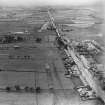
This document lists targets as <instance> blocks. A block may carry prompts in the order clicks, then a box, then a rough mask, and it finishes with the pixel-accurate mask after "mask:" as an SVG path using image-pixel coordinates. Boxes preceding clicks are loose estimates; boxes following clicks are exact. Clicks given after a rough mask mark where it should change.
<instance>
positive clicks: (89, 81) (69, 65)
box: [41, 11, 105, 103]
mask: <svg viewBox="0 0 105 105" xmlns="http://www.w3.org/2000/svg"><path fill="white" fill-rule="evenodd" d="M48 15H49V18H50V21H49V23H47V24H50V25H51V27H53V30H54V31H55V32H56V41H57V47H58V49H59V50H61V51H63V52H65V57H64V58H63V61H64V65H65V67H66V70H67V71H66V73H65V77H67V78H71V77H72V76H78V77H79V78H80V80H81V81H82V83H83V86H80V87H76V90H77V91H78V92H79V94H80V96H81V98H82V99H83V100H88V99H94V98H100V99H102V101H103V102H104V103H105V92H104V89H103V87H102V86H101V85H100V82H101V81H104V76H102V75H100V78H102V80H101V81H100V80H99V77H97V76H95V73H99V71H98V70H97V64H96V63H95V61H94V60H93V59H92V57H93V56H92V54H90V53H89V52H93V54H94V55H96V54H97V53H100V52H102V51H103V52H104V48H102V47H101V46H100V45H99V44H98V43H97V42H95V41H94V40H92V41H91V40H85V41H82V42H76V41H73V40H72V41H71V40H69V39H68V38H67V37H66V36H62V35H61V33H60V32H59V29H58V28H57V26H56V25H55V23H54V18H53V17H52V15H51V13H50V11H48ZM43 27H44V28H43ZM43 27H42V28H41V31H42V30H43V29H45V25H44V26H43ZM77 47H78V48H77ZM82 47H86V49H85V48H84V49H85V50H86V51H85V50H84V51H80V49H82ZM77 49H79V50H77ZM82 50H83V49H82ZM84 52H85V53H84ZM86 53H88V54H86ZM89 55H90V56H89ZM89 58H90V59H92V60H93V61H92V62H91V61H89V60H87V59H89ZM91 63H92V64H91ZM93 65H95V66H93ZM73 66H74V67H73ZM92 67H93V68H92ZM95 67H96V68H95ZM103 74H104V73H103Z"/></svg>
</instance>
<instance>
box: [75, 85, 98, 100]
mask: <svg viewBox="0 0 105 105" xmlns="http://www.w3.org/2000/svg"><path fill="white" fill-rule="evenodd" d="M76 89H77V91H78V93H79V95H80V97H81V99H82V100H83V101H85V100H91V99H96V98H97V96H96V93H95V91H93V90H92V88H90V86H80V87H77V88H76Z"/></svg>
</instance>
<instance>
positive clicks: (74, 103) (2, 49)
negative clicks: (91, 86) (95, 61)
mask: <svg viewBox="0 0 105 105" xmlns="http://www.w3.org/2000/svg"><path fill="white" fill-rule="evenodd" d="M42 9H43V8H42ZM42 9H40V8H34V9H23V8H22V9H18V8H5V9H3V10H1V11H0V35H1V36H3V35H8V33H14V32H21V31H22V32H24V34H22V35H23V36H24V37H26V38H27V40H25V41H24V42H19V43H11V44H0V69H3V70H4V71H1V72H0V88H5V87H6V86H10V87H14V86H15V85H19V86H20V87H25V86H29V87H34V88H36V87H38V86H40V88H41V89H42V93H40V94H38V95H37V94H34V93H12V92H10V93H6V92H2V91H1V94H0V105H39V104H40V105H50V104H60V105H61V104H62V105H65V103H66V104H67V105H68V104H71V105H78V103H79V104H81V105H82V104H83V105H98V102H97V101H96V100H89V101H86V102H83V101H81V100H80V97H79V95H78V94H77V92H74V90H73V89H74V87H75V86H79V85H82V83H81V81H80V80H79V79H78V78H73V79H67V78H65V76H64V73H65V68H64V67H63V62H62V61H61V56H60V54H59V51H58V49H57V48H56V46H55V37H56V33H55V32H54V31H51V30H44V31H42V32H38V30H39V29H40V28H41V26H42V25H43V24H44V23H45V22H47V21H48V20H49V17H48V14H47V12H46V9H45V11H44V10H43V11H42ZM96 14H97V11H91V10H90V9H86V8H82V9H79V8H75V9H74V8H73V9H71V8H70V9H67V10H65V9H64V10H63V9H61V10H59V9H55V12H52V15H53V17H54V19H55V23H56V24H57V26H58V27H61V29H65V31H64V30H60V31H61V34H62V35H66V36H67V37H68V38H69V39H75V40H78V41H81V40H84V39H93V40H96V41H97V42H99V43H100V44H101V45H102V46H104V40H103V37H104V36H103V33H102V32H101V26H102V22H103V19H102V18H101V17H99V16H97V15H96ZM62 27H63V28H62ZM66 30H69V31H66ZM70 30H72V31H70ZM25 31H28V32H29V34H25ZM37 38H41V42H40V43H37V42H36V39H37ZM14 45H17V46H20V48H19V49H15V48H14ZM10 56H12V58H10ZM25 56H30V58H26V57H25ZM46 64H49V65H50V70H51V75H52V80H53V81H50V83H53V87H54V92H51V91H50V90H49V88H50V86H49V84H50V83H49V80H50V79H49V77H48V76H47V72H46V70H45V69H46V67H45V65H46ZM54 67H55V68H54ZM55 69H56V70H55ZM5 70H6V71H5ZM31 71H32V72H31ZM69 92H70V93H69ZM60 94H61V95H60ZM2 97H3V98H2ZM57 97H58V98H57ZM65 97H66V98H65ZM72 97H74V98H72ZM29 100H30V101H29ZM38 100H40V101H38ZM55 100H56V101H55ZM58 100H60V102H58Z"/></svg>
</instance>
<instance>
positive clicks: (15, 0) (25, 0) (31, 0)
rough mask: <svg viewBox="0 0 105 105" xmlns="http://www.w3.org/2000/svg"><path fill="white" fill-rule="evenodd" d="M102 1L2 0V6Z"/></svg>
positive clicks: (79, 3) (0, 1)
mask: <svg viewBox="0 0 105 105" xmlns="http://www.w3.org/2000/svg"><path fill="white" fill-rule="evenodd" d="M96 1H101V0H0V4H1V5H43V4H47V5H48V4H50V5H63V4H65V5H81V4H82V5H83V4H91V3H94V2H96Z"/></svg>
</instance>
